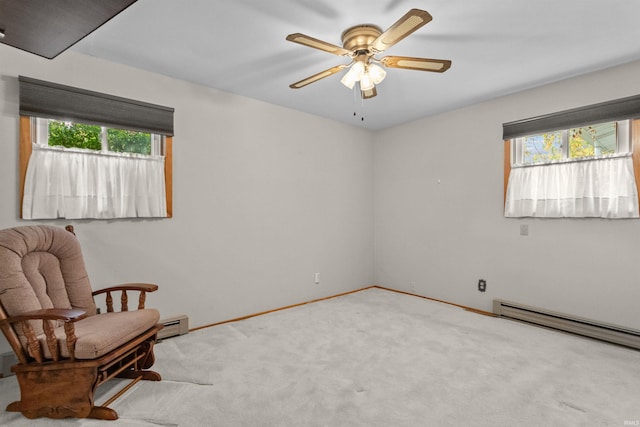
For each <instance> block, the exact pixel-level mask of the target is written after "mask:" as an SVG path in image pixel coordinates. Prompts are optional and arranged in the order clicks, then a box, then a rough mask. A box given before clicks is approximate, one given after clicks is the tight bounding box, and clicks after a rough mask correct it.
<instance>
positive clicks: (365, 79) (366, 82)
mask: <svg viewBox="0 0 640 427" xmlns="http://www.w3.org/2000/svg"><path fill="white" fill-rule="evenodd" d="M374 87H375V85H374V84H373V80H372V79H371V77H370V76H369V73H364V75H363V76H362V78H361V79H360V90H362V91H366V90H371V89H373V88H374Z"/></svg>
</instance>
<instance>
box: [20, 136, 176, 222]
mask: <svg viewBox="0 0 640 427" xmlns="http://www.w3.org/2000/svg"><path fill="white" fill-rule="evenodd" d="M166 216H167V204H166V195H165V181H164V157H162V156H138V155H131V154H111V153H110V154H98V153H92V152H87V151H86V150H73V149H61V148H54V147H43V146H40V145H37V144H34V146H33V151H32V153H31V158H30V159H29V165H28V167H27V175H26V179H25V188H24V198H23V204H22V217H23V218H24V219H50V218H69V219H78V218H95V219H107V218H141V217H166Z"/></svg>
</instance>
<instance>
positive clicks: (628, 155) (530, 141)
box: [503, 96, 640, 218]
mask: <svg viewBox="0 0 640 427" xmlns="http://www.w3.org/2000/svg"><path fill="white" fill-rule="evenodd" d="M638 117H640V96H632V97H628V98H622V99H618V100H613V101H607V102H603V103H600V104H594V105H590V106H586V107H579V108H575V109H572V110H566V111H561V112H558V113H552V114H547V115H544V116H539V117H534V118H530V119H524V120H518V121H516V122H510V123H505V124H503V139H504V143H505V145H504V147H505V151H504V156H505V157H504V195H505V198H504V201H505V206H504V215H505V216H506V217H515V218H518V217H550V218H565V217H572V218H588V217H597V218H638V217H639V216H640V215H639V212H638V204H639V201H638V185H639V183H640V120H639V119H637V118H638Z"/></svg>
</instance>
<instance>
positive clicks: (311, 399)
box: [0, 288, 640, 427]
mask: <svg viewBox="0 0 640 427" xmlns="http://www.w3.org/2000/svg"><path fill="white" fill-rule="evenodd" d="M156 356H157V362H156V364H155V366H154V370H156V371H158V372H160V373H161V374H162V376H163V381H161V382H144V381H143V382H140V383H138V384H137V385H136V386H134V387H133V388H132V389H131V390H130V391H128V392H127V393H126V394H125V395H124V396H123V397H121V398H120V399H119V400H117V401H116V402H115V403H114V404H113V405H112V407H113V408H114V409H115V410H117V411H118V413H119V415H120V419H119V420H117V421H110V422H109V421H96V420H43V419H38V420H27V419H26V418H23V417H22V416H21V415H20V414H15V413H8V412H4V411H0V425H2V426H25V427H26V426H29V427H38V426H65V425H68V426H102V427H105V426H113V427H117V426H132V427H137V426H140V427H143V426H144V427H149V426H181V427H183V426H189V427H195V426H367V427H369V426H384V427H392V426H412V427H413V426H461V425H466V426H492V427H495V426H535V427H539V426H624V425H638V424H640V422H638V420H640V352H638V351H635V350H631V349H627V348H623V347H619V346H615V345H610V344H606V343H602V342H598V341H594V340H590V339H587V338H582V337H577V336H572V335H568V334H564V333H561V332H555V331H550V330H547V329H542V328H538V327H534V326H529V325H525V324H521V323H517V322H513V321H508V320H504V319H498V318H492V317H488V316H483V315H479V314H475V313H471V312H468V311H465V310H463V309H460V308H457V307H454V306H451V305H447V304H442V303H438V302H434V301H429V300H425V299H422V298H417V297H413V296H409V295H404V294H399V293H396V292H391V291H386V290H382V289H377V288H373V289H367V290H363V291H360V292H356V293H353V294H349V295H345V296H342V297H337V298H333V299H329V300H325V301H320V302H316V303H311V304H307V305H304V306H300V307H296V308H291V309H287V310H283V311H279V312H274V313H271V314H267V315H263V316H258V317H254V318H251V319H247V320H243V321H238V322H234V323H229V324H225V325H220V326H216V327H212V328H207V329H202V330H199V331H196V332H192V333H189V334H188V335H184V336H181V337H176V338H171V339H168V340H165V341H164V342H162V343H160V344H158V345H157V346H156ZM118 385H119V384H118V382H117V381H114V382H113V384H112V385H110V384H107V385H105V386H103V387H101V389H102V390H101V391H102V392H104V391H108V390H105V387H107V388H109V387H117V386H118ZM18 395H19V389H18V386H17V382H16V380H15V377H9V378H5V379H2V380H0V407H2V408H4V407H5V406H6V405H7V404H8V403H10V402H11V401H13V400H16V399H17V398H18ZM96 400H97V402H98V403H99V402H100V397H99V398H97V399H96Z"/></svg>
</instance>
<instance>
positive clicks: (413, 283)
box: [409, 282, 416, 294]
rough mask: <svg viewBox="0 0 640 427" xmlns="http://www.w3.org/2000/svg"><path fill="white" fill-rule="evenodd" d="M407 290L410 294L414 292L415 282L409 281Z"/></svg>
mask: <svg viewBox="0 0 640 427" xmlns="http://www.w3.org/2000/svg"><path fill="white" fill-rule="evenodd" d="M409 290H410V291H411V293H412V294H415V293H416V282H409Z"/></svg>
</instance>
